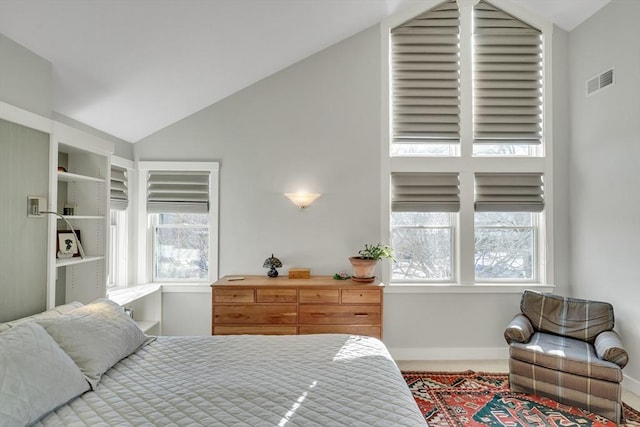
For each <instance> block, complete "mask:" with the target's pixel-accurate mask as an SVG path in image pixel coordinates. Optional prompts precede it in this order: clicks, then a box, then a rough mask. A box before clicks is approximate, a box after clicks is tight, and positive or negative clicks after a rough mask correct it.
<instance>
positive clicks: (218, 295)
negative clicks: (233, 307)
mask: <svg viewBox="0 0 640 427" xmlns="http://www.w3.org/2000/svg"><path fill="white" fill-rule="evenodd" d="M213 302H240V303H243V302H245V303H246V302H255V298H254V293H253V289H215V288H214V289H213Z"/></svg>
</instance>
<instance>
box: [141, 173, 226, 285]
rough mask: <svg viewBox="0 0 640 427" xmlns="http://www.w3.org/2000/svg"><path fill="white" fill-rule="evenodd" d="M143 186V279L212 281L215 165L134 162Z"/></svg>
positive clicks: (213, 277)
mask: <svg viewBox="0 0 640 427" xmlns="http://www.w3.org/2000/svg"><path fill="white" fill-rule="evenodd" d="M139 170H140V177H141V179H142V180H143V182H145V183H146V185H145V188H146V192H145V196H144V197H145V200H144V207H145V209H144V210H145V215H146V224H147V235H146V241H147V242H148V244H147V251H146V255H147V263H146V264H147V268H146V276H147V278H148V279H150V280H152V281H157V282H209V281H211V280H215V279H217V265H216V263H215V260H217V237H218V235H217V212H218V210H217V208H218V202H217V189H218V184H217V183H218V164H217V163H209V162H139Z"/></svg>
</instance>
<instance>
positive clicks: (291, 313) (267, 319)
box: [213, 304, 298, 325]
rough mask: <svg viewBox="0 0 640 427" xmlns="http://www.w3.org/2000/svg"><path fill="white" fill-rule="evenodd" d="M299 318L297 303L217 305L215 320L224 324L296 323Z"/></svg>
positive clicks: (214, 311)
mask: <svg viewBox="0 0 640 427" xmlns="http://www.w3.org/2000/svg"><path fill="white" fill-rule="evenodd" d="M297 320H298V315H297V313H296V306H295V305H241V304H237V305H216V306H214V307H213V322H214V324H217V323H224V324H233V323H240V324H247V323H262V324H272V325H279V324H295V323H296V322H297Z"/></svg>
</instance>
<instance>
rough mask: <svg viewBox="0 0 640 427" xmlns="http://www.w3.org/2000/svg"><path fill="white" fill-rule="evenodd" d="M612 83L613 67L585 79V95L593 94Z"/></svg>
mask: <svg viewBox="0 0 640 427" xmlns="http://www.w3.org/2000/svg"><path fill="white" fill-rule="evenodd" d="M612 84H613V68H612V69H610V70H607V71H605V72H604V73H602V74H600V75H598V76H595V77H594V78H592V79H589V80H587V95H593V94H594V93H596V92H598V91H599V90H601V89H603V88H605V87H607V86H609V85H612Z"/></svg>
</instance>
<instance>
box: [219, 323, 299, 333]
mask: <svg viewBox="0 0 640 427" xmlns="http://www.w3.org/2000/svg"><path fill="white" fill-rule="evenodd" d="M297 332H298V328H297V327H296V326H280V325H274V326H271V325H247V326H226V325H224V326H221V325H215V326H214V327H213V335H296V334H297Z"/></svg>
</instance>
